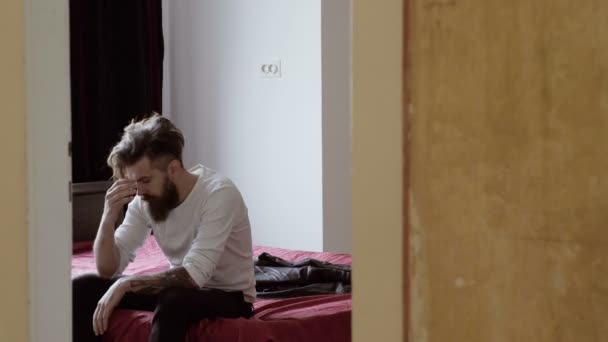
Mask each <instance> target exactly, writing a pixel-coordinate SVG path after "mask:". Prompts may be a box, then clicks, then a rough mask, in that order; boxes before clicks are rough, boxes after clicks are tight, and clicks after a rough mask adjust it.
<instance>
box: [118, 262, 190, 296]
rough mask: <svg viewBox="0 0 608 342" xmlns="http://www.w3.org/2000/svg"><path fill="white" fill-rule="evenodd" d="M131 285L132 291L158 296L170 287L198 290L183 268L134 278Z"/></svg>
mask: <svg viewBox="0 0 608 342" xmlns="http://www.w3.org/2000/svg"><path fill="white" fill-rule="evenodd" d="M129 283H130V286H131V291H132V292H135V293H139V294H157V293H159V292H160V291H162V290H164V289H166V288H169V287H183V288H192V289H197V288H198V286H197V285H196V283H195V282H194V280H192V277H190V274H188V271H186V269H185V268H184V267H182V266H180V267H175V268H172V269H170V270H167V271H164V272H160V273H156V274H148V275H139V276H133V277H132V278H131V279H130V281H129Z"/></svg>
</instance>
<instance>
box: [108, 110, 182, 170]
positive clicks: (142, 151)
mask: <svg viewBox="0 0 608 342" xmlns="http://www.w3.org/2000/svg"><path fill="white" fill-rule="evenodd" d="M183 148H184V135H183V134H182V132H181V131H180V130H179V129H178V128H177V127H175V125H173V123H171V121H169V119H167V118H164V117H162V116H160V115H158V114H157V113H153V114H152V115H151V116H150V117H148V118H145V119H143V120H140V121H135V120H131V123H130V124H129V125H128V126H127V127H125V129H124V133H123V135H122V138H121V139H120V141H119V142H118V143H117V144H116V146H114V147H113V148H112V152H110V155H109V156H108V165H109V166H110V167H111V168H112V172H113V175H112V176H113V177H114V179H118V178H124V169H125V167H127V166H131V165H133V164H135V163H137V162H138V161H139V160H140V159H141V158H143V157H148V158H149V159H150V163H151V164H152V166H153V167H155V168H162V167H166V165H167V164H168V163H169V162H170V161H171V160H174V159H177V160H178V161H179V162H180V164H182V165H183V163H182V150H183Z"/></svg>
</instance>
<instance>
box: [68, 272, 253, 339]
mask: <svg viewBox="0 0 608 342" xmlns="http://www.w3.org/2000/svg"><path fill="white" fill-rule="evenodd" d="M117 279H118V278H114V279H104V278H100V277H99V276H98V275H96V274H86V275H82V276H79V277H77V278H75V279H73V280H72V291H73V294H72V303H73V304H72V324H73V328H72V329H73V337H74V342H88V341H102V337H101V336H95V334H94V332H93V313H94V312H95V308H96V307H97V302H98V301H99V299H101V297H102V296H103V295H104V294H105V293H106V291H107V290H108V289H109V288H110V286H112V284H113V283H114V282H115V281H116V280H117ZM117 309H132V310H142V311H154V319H153V321H152V332H151V334H150V341H154V342H160V341H172V342H177V341H185V339H186V332H187V329H188V327H189V326H190V325H192V324H193V323H196V322H198V321H199V320H201V319H204V318H211V317H225V318H237V317H245V318H249V317H251V315H252V311H253V307H252V305H251V304H249V303H247V302H246V301H245V300H244V297H243V293H242V292H240V291H239V292H226V291H220V290H207V289H205V290H196V289H187V288H167V289H165V290H163V291H162V292H161V293H159V294H157V295H141V294H135V293H127V294H126V295H125V296H124V297H123V299H122V301H121V302H120V304H119V305H118V307H117Z"/></svg>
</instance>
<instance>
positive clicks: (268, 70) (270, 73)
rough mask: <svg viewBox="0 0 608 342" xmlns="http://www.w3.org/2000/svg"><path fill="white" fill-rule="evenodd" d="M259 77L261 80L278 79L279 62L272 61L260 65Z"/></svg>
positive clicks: (279, 73) (279, 74)
mask: <svg viewBox="0 0 608 342" xmlns="http://www.w3.org/2000/svg"><path fill="white" fill-rule="evenodd" d="M259 68H260V75H261V76H262V78H280V77H281V73H282V72H281V60H278V59H277V60H274V61H270V62H268V63H261V64H260V66H259Z"/></svg>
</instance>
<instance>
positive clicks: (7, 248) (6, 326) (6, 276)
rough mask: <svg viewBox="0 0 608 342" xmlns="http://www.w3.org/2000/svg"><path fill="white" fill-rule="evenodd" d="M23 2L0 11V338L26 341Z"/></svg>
mask: <svg viewBox="0 0 608 342" xmlns="http://www.w3.org/2000/svg"><path fill="white" fill-rule="evenodd" d="M22 6H23V4H22V1H21V0H3V3H2V11H0V23H2V30H0V42H2V54H0V75H2V77H0V103H1V104H2V114H0V117H1V118H2V133H0V155H1V156H2V160H3V162H2V167H1V171H0V189H2V195H1V196H0V217H2V224H0V227H2V238H1V239H0V270H2V277H1V278H2V281H1V282H0V303H1V305H0V341H17V342H18V341H27V336H28V330H27V329H28V323H27V315H28V314H27V293H28V280H27V279H28V278H27V227H26V197H25V196H26V195H25V194H26V187H25V186H26V185H25V179H26V165H25V81H24V79H25V78H24V77H25V75H24V64H23V62H24V43H23V41H24V38H23V7H22Z"/></svg>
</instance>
